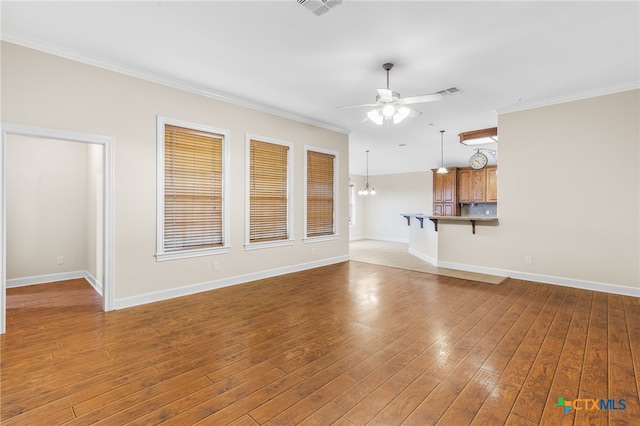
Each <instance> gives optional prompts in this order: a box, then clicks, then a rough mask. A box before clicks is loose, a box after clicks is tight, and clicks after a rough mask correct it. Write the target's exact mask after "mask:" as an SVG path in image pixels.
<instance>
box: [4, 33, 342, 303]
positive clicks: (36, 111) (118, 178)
mask: <svg viewBox="0 0 640 426" xmlns="http://www.w3.org/2000/svg"><path fill="white" fill-rule="evenodd" d="M2 91H3V92H2V121H3V122H8V123H16V124H23V125H31V126H39V127H47V128H54V129H62V130H68V131H74V132H84V133H90V134H97V135H104V136H110V137H113V138H114V140H115V143H114V188H115V190H114V191H115V192H114V210H115V211H114V234H115V240H114V252H115V253H114V269H115V271H114V283H115V299H116V301H118V300H123V299H128V300H133V299H135V303H137V302H138V301H142V299H140V297H144V295H148V294H157V293H158V292H160V293H162V294H176V293H171V291H172V290H173V289H177V288H184V287H185V286H190V285H203V284H207V283H214V284H215V283H216V282H227V283H228V282H237V281H239V280H242V279H243V277H246V279H251V278H253V277H256V276H259V275H260V274H270V273H278V272H281V271H288V270H293V269H295V268H305V267H311V266H313V265H316V264H322V263H330V262H332V261H338V260H339V259H341V258H345V257H346V256H348V237H349V235H348V234H349V228H348V224H347V221H348V210H347V206H348V204H347V201H348V200H347V188H348V164H349V158H348V137H347V135H345V134H341V133H337V132H334V131H330V130H326V129H323V128H319V127H316V126H312V125H309V124H304V123H300V122H297V121H293V120H289V119H285V118H281V117H278V116H274V115H270V114H267V113H264V112H259V111H256V110H251V109H248V108H245V107H241V106H238V105H234V104H228V103H224V102H221V101H217V100H214V99H211V98H208V97H204V96H200V95H198V94H194V93H190V92H185V91H181V90H177V89H174V88H170V87H166V86H162V85H158V84H155V83H151V82H148V81H143V80H140V79H136V78H133V77H130V76H126V75H122V74H118V73H115V72H111V71H107V70H104V69H99V68H95V67H92V66H88V65H84V64H81V63H79V62H74V61H70V60H67V59H63V58H60V57H56V56H52V55H48V54H45V53H42V52H38V51H35V50H31V49H27V48H24V47H20V46H16V45H13V44H9V43H3V44H2ZM157 115H162V116H165V117H171V118H176V119H181V120H186V121H190V122H195V123H200V124H204V125H209V126H213V127H218V128H224V129H229V130H230V132H231V145H230V152H231V166H230V176H229V178H230V185H231V189H230V196H229V198H228V202H229V203H231V211H232V214H231V218H230V220H231V231H230V234H231V235H230V243H231V252H230V253H228V254H221V255H215V256H205V257H200V258H191V259H184V260H175V261H166V262H156V260H155V257H154V254H155V247H156V199H155V198H156V116H157ZM246 133H252V134H256V135H263V136H267V137H271V138H278V139H282V140H287V141H290V142H292V143H293V144H294V191H293V196H294V204H295V209H294V218H293V220H294V222H293V223H294V237H295V243H294V245H292V246H287V247H278V248H272V249H263V250H253V251H245V250H244V247H243V243H244V208H245V206H244V200H245V197H244V191H245V181H244V179H245V174H244V165H245V158H244V147H245V134H246ZM305 144H307V145H313V146H318V147H322V148H325V149H331V150H334V151H337V152H338V156H339V185H338V188H339V191H338V192H339V193H338V208H339V211H338V217H337V222H338V231H339V233H340V238H339V239H336V240H333V241H326V242H316V243H310V244H304V243H303V241H302V236H303V223H304V222H303V217H302V214H303V201H304V200H303V188H302V183H303V153H304V150H303V148H304V145H305ZM312 248H314V249H315V250H314V253H313V254H312ZM214 261H215V262H218V264H219V270H218V271H213V262H214ZM273 271H275V272H273ZM225 280H226V281H225ZM198 288H202V287H198ZM163 292H164V293H163ZM131 298H133V299H131ZM136 298H137V299H136ZM128 303H129V302H123V303H120V305H123V304H124V305H126V304H128ZM131 303H134V302H131ZM116 305H118V303H116Z"/></svg>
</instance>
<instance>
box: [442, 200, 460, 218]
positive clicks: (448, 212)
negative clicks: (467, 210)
mask: <svg viewBox="0 0 640 426" xmlns="http://www.w3.org/2000/svg"><path fill="white" fill-rule="evenodd" d="M457 207H458V205H457V204H452V203H446V204H445V205H444V213H442V216H457V215H458V211H457Z"/></svg>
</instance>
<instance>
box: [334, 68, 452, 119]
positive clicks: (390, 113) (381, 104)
mask: <svg viewBox="0 0 640 426" xmlns="http://www.w3.org/2000/svg"><path fill="white" fill-rule="evenodd" d="M382 68H383V69H384V70H385V71H386V72H387V88H386V89H378V95H377V96H376V103H375V104H362V105H347V106H339V107H338V109H340V108H359V107H375V108H373V109H372V110H371V111H369V112H368V113H367V118H369V120H371V121H373V122H374V123H376V124H379V125H381V124H382V123H384V122H385V121H387V122H389V121H393V123H394V124H397V123H400V122H401V121H402V120H404V119H405V118H407V117H419V116H420V115H421V114H422V112H420V111H417V110H415V109H411V108H409V107H408V106H407V105H411V104H419V103H424V102H433V101H439V100H440V99H442V94H443V92H446V91H442V92H436V93H429V94H427V95H420V96H411V97H408V98H401V97H400V93H398V92H395V91H393V90H391V89H389V71H390V70H391V68H393V64H392V63H389V62H387V63H386V64H383V65H382ZM367 118H365V120H366V119H367Z"/></svg>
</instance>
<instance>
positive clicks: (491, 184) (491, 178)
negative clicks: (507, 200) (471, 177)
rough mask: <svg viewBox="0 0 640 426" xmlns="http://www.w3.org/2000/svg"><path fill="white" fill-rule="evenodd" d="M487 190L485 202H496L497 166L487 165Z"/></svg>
mask: <svg viewBox="0 0 640 426" xmlns="http://www.w3.org/2000/svg"><path fill="white" fill-rule="evenodd" d="M486 171H487V192H486V199H487V203H497V202H498V168H497V167H495V166H494V167H487V168H486Z"/></svg>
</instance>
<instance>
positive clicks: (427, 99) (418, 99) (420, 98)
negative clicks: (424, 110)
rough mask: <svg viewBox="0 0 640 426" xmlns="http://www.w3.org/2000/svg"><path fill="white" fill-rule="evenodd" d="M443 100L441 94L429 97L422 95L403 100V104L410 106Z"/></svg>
mask: <svg viewBox="0 0 640 426" xmlns="http://www.w3.org/2000/svg"><path fill="white" fill-rule="evenodd" d="M440 99H442V95H441V94H440V93H430V94H428V95H420V96H411V97H409V98H402V100H401V101H402V103H403V104H405V105H409V104H420V103H423V102H433V101H439V100H440Z"/></svg>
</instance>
